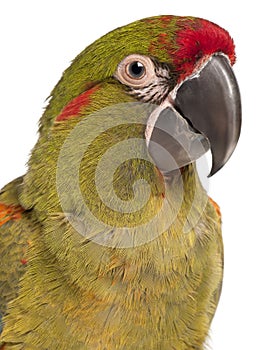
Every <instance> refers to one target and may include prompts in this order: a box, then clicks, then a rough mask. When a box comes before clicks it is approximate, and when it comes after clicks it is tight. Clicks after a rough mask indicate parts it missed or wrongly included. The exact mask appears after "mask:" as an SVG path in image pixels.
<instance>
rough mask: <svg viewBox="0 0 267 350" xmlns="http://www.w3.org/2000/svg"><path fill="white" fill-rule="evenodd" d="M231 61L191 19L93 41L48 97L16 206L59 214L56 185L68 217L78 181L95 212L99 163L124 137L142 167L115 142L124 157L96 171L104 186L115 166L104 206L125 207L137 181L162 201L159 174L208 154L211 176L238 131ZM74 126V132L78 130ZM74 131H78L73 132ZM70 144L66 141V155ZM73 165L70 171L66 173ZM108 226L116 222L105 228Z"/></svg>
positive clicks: (220, 33) (213, 31) (220, 38)
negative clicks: (134, 142) (116, 116)
mask: <svg viewBox="0 0 267 350" xmlns="http://www.w3.org/2000/svg"><path fill="white" fill-rule="evenodd" d="M234 62H235V51H234V44H233V40H232V39H231V37H230V36H229V34H228V32H227V31H225V30H224V29H222V28H221V27H219V26H218V25H216V24H214V23H211V22H209V21H207V20H204V19H200V18H194V17H176V16H159V17H152V18H146V19H143V20H140V21H137V22H134V23H131V24H129V25H126V26H124V27H121V28H118V29H116V30H114V31H112V32H110V33H108V34H106V35H105V36H103V37H102V38H100V39H99V40H97V41H95V42H94V43H93V44H91V45H90V46H88V47H87V48H86V49H85V50H84V51H83V52H81V53H80V54H79V55H78V56H77V57H76V58H75V59H74V61H73V62H72V64H71V66H70V67H69V68H68V69H67V70H66V71H65V72H64V74H63V76H62V78H61V80H60V81H59V83H58V84H57V85H56V87H55V88H54V90H53V91H52V93H51V99H50V101H49V104H48V106H47V108H46V111H45V113H44V115H43V117H42V119H41V123H40V139H39V141H38V143H37V146H36V147H35V149H34V151H33V154H32V157H31V159H30V162H29V165H30V170H29V172H28V174H27V175H26V177H25V178H24V191H23V194H22V196H21V198H22V202H23V204H24V206H25V207H32V206H33V205H37V204H36V203H38V202H40V203H41V200H40V198H43V199H42V203H41V204H40V210H44V205H43V202H45V203H46V204H45V209H46V210H48V209H47V207H50V209H49V210H50V211H53V210H59V209H58V204H59V202H58V196H57V188H56V187H55V183H56V182H57V183H58V180H59V182H61V188H63V192H64V196H65V197H66V200H67V202H68V208H67V209H68V210H72V208H73V201H77V196H76V192H79V191H80V190H79V189H78V187H77V188H76V190H77V191H76V192H75V190H74V188H73V186H72V185H68V184H67V180H68V179H67V180H66V177H68V178H70V179H72V178H75V176H76V177H78V178H79V181H80V185H81V188H82V192H83V193H82V194H83V198H85V199H86V200H87V202H88V203H91V204H90V205H91V207H93V208H95V211H96V212H100V213H102V214H103V213H104V212H105V211H104V209H103V205H102V200H101V198H100V197H101V196H99V191H98V189H99V188H100V189H101V190H103V191H105V187H106V183H107V184H109V179H107V182H106V183H104V184H103V183H101V184H100V186H98V189H96V185H95V183H96V178H95V174H96V173H97V170H98V169H99V168H98V164H99V163H100V160H101V158H102V156H103V155H104V154H105V152H106V151H107V150H108V149H109V148H112V147H113V146H114V145H115V144H116V143H118V142H121V141H127V140H128V139H129V138H131V137H132V138H134V139H139V138H141V139H143V141H144V142H143V146H142V147H143V148H142V147H141V151H140V152H141V153H142V154H141V156H140V157H139V158H143V159H141V160H140V159H139V160H138V159H136V158H138V154H137V156H136V157H135V155H134V151H133V149H135V147H134V146H132V147H131V146H130V147H128V148H127V147H126V148H125V147H124V145H125V144H123V151H122V152H121V153H120V154H118V152H117V153H116V150H115V153H116V155H115V156H106V157H105V160H106V166H104V167H102V168H101V169H102V170H99V173H98V174H100V176H99V177H100V178H101V181H104V180H105V178H108V177H109V176H110V173H109V172H108V170H110V169H111V168H112V167H113V166H114V165H118V163H119V162H120V161H121V164H119V166H118V168H119V171H114V172H113V173H112V171H111V177H113V179H114V181H115V183H116V184H115V192H116V193H114V192H113V190H110V189H107V190H106V192H107V193H108V196H110V201H109V202H108V204H112V203H113V201H114V196H115V194H116V195H118V196H119V197H120V199H121V200H122V204H123V205H124V204H125V202H127V201H129V200H130V199H131V196H132V197H136V193H134V192H135V190H134V183H135V182H136V181H137V180H140V179H143V178H145V179H146V180H148V182H149V183H150V184H152V187H153V185H155V188H154V189H153V188H152V193H154V194H156V195H157V196H160V195H161V194H162V193H163V192H164V189H162V188H161V181H160V180H159V179H161V178H162V174H163V177H164V175H165V174H170V173H171V174H173V173H175V172H176V171H177V170H178V169H180V168H185V167H186V166H187V165H189V164H190V163H193V162H194V161H195V160H197V159H198V158H199V157H201V156H202V155H203V154H204V153H205V152H207V150H208V149H211V152H212V155H213V164H212V169H211V172H210V174H211V175H212V174H214V173H216V171H218V170H219V169H220V168H221V167H222V166H223V165H224V164H225V163H226V162H227V160H228V159H229V157H230V156H231V154H232V152H233V151H234V148H235V146H236V144H237V141H238V138H239V133H240V125H241V103H240V94H239V89H238V85H237V81H236V79H235V76H234V73H233V70H232V67H231V66H232V65H233V64H234ZM122 104H123V105H125V106H126V107H124V108H123V111H122V112H120V113H122V115H120V123H117V125H115V124H112V121H113V119H114V118H113V117H114V113H115V114H116V111H117V110H116V108H117V107H116V106H118V105H119V106H121V105H122ZM142 105H145V106H149V107H148V108H146V107H145V108H142V107H140V106H142ZM114 106H115V109H114ZM136 106H137V107H136ZM150 106H152V107H151V108H150ZM136 108H137V109H136ZM138 108H139V109H138ZM138 113H140V116H139V115H138ZM133 114H135V117H136V119H135V123H133V119H132V116H133ZM88 121H89V124H88V123H87V122H88ZM79 125H82V126H83V127H82V129H79V128H78V129H77V126H79ZM103 127H104V128H103ZM74 129H76V131H77V130H78V133H77V132H76V134H75V133H73V130H74ZM73 135H74V136H75V137H73ZM68 138H72V141H73V142H72V143H69V145H68V147H65V145H66V139H68ZM89 139H90V142H91V144H90V147H89V148H90V149H88V142H89V141H88V140H89ZM64 147H65V148H64ZM62 149H64V150H65V152H63V157H62V156H61V155H62V152H61V151H62ZM114 149H115V148H114ZM60 152H61V153H60ZM137 153H138V152H137ZM146 154H147V155H148V156H149V157H150V159H152V165H151V164H150V165H149V164H148V163H149V162H147V160H148V158H147V157H146ZM139 155H140V154H139ZM127 157H128V158H129V159H127ZM59 158H60V159H61V163H60V166H59V162H58V159H59ZM77 159H79V162H78V163H77ZM144 159H145V160H144ZM75 162H76V163H77V164H78V165H77V164H76V163H75ZM74 163H75V164H76V165H77V166H76V168H77V169H78V170H77V169H76V170H77V171H76V170H75V171H74V170H73V167H74V166H72V165H71V164H74ZM102 163H103V162H102ZM58 168H60V170H61V172H60V175H58V174H59V171H58ZM158 170H159V171H158ZM62 178H63V180H62ZM56 179H57V181H56ZM67 188H69V190H67ZM141 192H142V191H141ZM44 197H45V198H44ZM141 197H142V193H141ZM144 197H146V196H144ZM137 202H138V201H137ZM141 202H142V201H141ZM49 203H50V204H49ZM148 206H149V204H148ZM149 207H151V205H150V206H149ZM127 208H128V207H127ZM146 208H147V207H146V206H144V209H143V211H141V214H140V218H142V217H143V216H144V213H145V212H146ZM67 209H66V210H67ZM128 209H129V208H128ZM128 209H127V210H125V212H124V213H125V217H126V219H125V222H124V223H123V224H124V225H125V223H129V222H131V220H132V221H133V224H135V223H136V218H134V219H132V218H131V217H130V216H131V215H130V214H129V211H131V208H130V209H129V210H128ZM81 210H82V209H81ZM81 210H80V211H81ZM127 211H128V212H127ZM126 212H127V213H126ZM112 213H113V211H112V208H109V209H108V210H107V212H106V213H105V214H103V215H104V216H106V217H111V216H112V215H113V214H112ZM126 214H127V215H128V214H129V215H128V216H127V215H126ZM140 220H141V219H140ZM116 222H118V217H117V216H116V215H115V216H114V220H113V224H114V225H115V224H116ZM113 224H112V225H113Z"/></svg>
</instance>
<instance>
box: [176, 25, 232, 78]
mask: <svg viewBox="0 0 267 350" xmlns="http://www.w3.org/2000/svg"><path fill="white" fill-rule="evenodd" d="M179 27H180V28H179V30H178V31H177V33H176V43H177V46H178V49H177V51H176V52H175V54H174V55H173V60H174V65H175V67H176V69H177V71H178V73H180V74H181V75H190V74H191V73H192V72H193V69H194V66H195V64H196V62H197V61H198V60H199V59H201V57H205V56H210V55H212V54H215V53H217V52H222V53H224V54H225V55H227V56H228V57H229V59H230V62H231V64H234V62H235V46H234V42H233V39H232V38H231V37H230V35H229V33H228V32H227V31H226V30H224V29H223V28H221V27H219V26H218V25H216V24H214V23H212V22H209V21H206V20H204V19H197V20H196V21H190V22H189V21H188V22H187V21H185V22H184V23H183V28H184V29H182V28H181V24H180V23H179Z"/></svg>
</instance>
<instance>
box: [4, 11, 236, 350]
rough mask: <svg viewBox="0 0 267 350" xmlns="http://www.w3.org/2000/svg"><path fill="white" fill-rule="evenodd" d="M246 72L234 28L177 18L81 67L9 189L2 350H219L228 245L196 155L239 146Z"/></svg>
mask: <svg viewBox="0 0 267 350" xmlns="http://www.w3.org/2000/svg"><path fill="white" fill-rule="evenodd" d="M234 62H235V47H234V43H233V40H232V38H231V37H230V35H229V34H228V32H227V31H226V30H224V29H222V28H221V27H219V26H218V25H216V24H214V23H212V22H210V21H208V20H204V19H201V18H195V17H178V16H171V15H165V16H156V17H151V18H145V19H142V20H139V21H136V22H134V23H131V24H128V25H126V26H123V27H120V28H117V29H116V30H114V31H112V32H110V33H108V34H106V35H105V36H103V37H102V38H100V39H99V40H97V41H95V42H94V43H93V44H91V45H90V46H88V47H87V48H86V49H85V50H84V51H82V52H81V53H80V54H79V55H78V56H77V57H76V58H75V59H74V61H73V62H72V63H71V65H70V67H69V68H68V69H67V70H66V71H65V72H64V73H63V75H62V78H61V79H60V81H59V82H58V84H57V85H56V86H55V88H54V89H53V91H52V93H51V96H50V99H49V102H48V105H47V107H46V109H45V112H44V114H43V116H42V117H41V120H40V127H39V139H38V141H37V144H36V145H35V147H34V149H33V151H32V153H31V156H30V159H29V162H28V170H27V173H26V174H25V175H24V176H21V177H19V178H17V179H16V180H14V181H12V182H11V183H9V184H8V185H6V186H5V187H4V188H3V189H2V190H1V192H0V240H1V244H0V256H1V265H0V319H1V321H0V324H1V327H0V328H1V329H0V332H2V333H1V335H0V349H1V350H3V349H4V350H9V349H10V350H13V349H14V350H19V349H25V350H26V349H29V350H34V349H36V350H37V349H38V350H46V349H49V350H52V349H61V350H65V349H68V350H70V349H75V350H77V349H81V350H83V349H84V350H85V349H90V350H104V349H106V350H137V349H150V350H165V349H166V350H169V349H176V350H185V349H186V350H189V349H198V350H200V349H204V347H205V342H206V340H207V337H208V333H209V328H210V325H211V321H212V319H213V316H214V313H215V311H216V307H217V304H218V301H219V297H220V292H221V286H222V278H223V243H222V236H221V214H220V209H219V206H218V205H217V204H216V203H215V202H214V201H213V200H212V199H211V198H210V197H209V196H208V194H207V193H206V190H205V189H204V188H203V186H202V184H201V181H200V178H199V176H198V173H197V168H196V160H197V159H199V158H200V157H201V156H202V155H204V154H205V153H206V152H207V151H208V150H211V153H212V168H211V171H210V176H211V175H213V174H215V173H216V172H217V171H218V170H220V169H221V168H222V167H223V166H224V164H225V163H226V162H227V161H228V159H229V158H230V156H231V154H232V153H233V151H234V149H235V147H236V144H237V142H238V138H239V135H240V127H241V100H240V93H239V88H238V84H237V80H236V78H235V75H234V73H233V69H232V65H233V64H234ZM117 146H120V147H119V148H116V147H117ZM110 152H111V153H110Z"/></svg>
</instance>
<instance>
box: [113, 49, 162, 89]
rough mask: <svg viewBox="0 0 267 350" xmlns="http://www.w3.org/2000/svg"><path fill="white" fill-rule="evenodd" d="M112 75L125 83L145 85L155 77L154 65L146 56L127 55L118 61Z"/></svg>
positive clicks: (138, 85) (136, 86)
mask: <svg viewBox="0 0 267 350" xmlns="http://www.w3.org/2000/svg"><path fill="white" fill-rule="evenodd" d="M114 76H115V77H116V78H117V79H118V80H119V81H120V82H121V83H123V84H125V85H128V86H131V87H134V88H138V87H145V86H146V85H149V84H151V82H152V81H153V80H154V79H155V66H154V63H153V62H152V60H151V59H150V58H149V57H147V56H142V55H129V56H127V57H125V58H124V59H123V60H122V61H121V62H120V63H119V65H118V67H117V70H116V73H115V75H114Z"/></svg>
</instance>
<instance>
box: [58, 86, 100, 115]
mask: <svg viewBox="0 0 267 350" xmlns="http://www.w3.org/2000/svg"><path fill="white" fill-rule="evenodd" d="M98 89H99V87H98V86H94V87H92V88H91V89H90V90H87V91H85V92H83V93H82V94H81V95H79V96H77V97H75V98H74V99H73V100H71V101H70V102H69V103H68V104H67V106H65V107H64V108H63V110H62V111H61V113H60V114H59V115H58V116H57V118H56V121H57V122H61V121H63V120H68V119H70V118H73V117H78V116H79V115H80V114H81V112H82V110H83V107H85V106H88V105H89V104H90V103H91V95H92V94H94V93H95V92H96V91H97V90H98Z"/></svg>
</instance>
